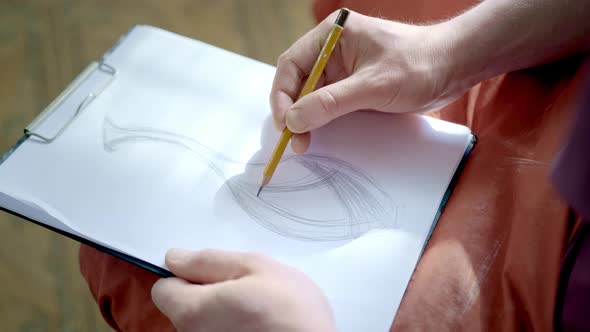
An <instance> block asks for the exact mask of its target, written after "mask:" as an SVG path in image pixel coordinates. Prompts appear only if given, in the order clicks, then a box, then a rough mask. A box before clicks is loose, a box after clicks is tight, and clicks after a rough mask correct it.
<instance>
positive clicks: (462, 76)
mask: <svg viewBox="0 0 590 332" xmlns="http://www.w3.org/2000/svg"><path fill="white" fill-rule="evenodd" d="M589 13H590V1H589V0H567V1H564V0H520V1H515V0H487V1H484V2H483V3H481V4H479V5H478V6H475V7H473V8H472V9H471V10H469V11H467V12H465V13H464V14H463V15H460V16H457V17H456V18H454V19H452V20H449V21H447V22H443V23H441V24H438V25H434V26H433V29H436V30H437V31H438V32H437V35H439V36H440V38H442V39H443V40H444V41H443V43H446V44H447V45H448V47H449V51H448V52H449V54H450V55H451V56H452V57H453V58H454V60H453V61H452V63H451V66H452V67H453V68H452V69H451V70H450V72H451V74H450V77H451V80H450V82H452V83H451V84H450V85H451V86H450V87H449V91H453V90H456V89H458V90H461V91H463V90H464V89H465V88H469V87H471V86H472V85H474V84H477V83H478V82H480V81H482V80H485V79H488V78H490V77H493V76H496V75H499V74H502V73H506V72H510V71H515V70H519V69H522V68H526V67H532V66H536V65H541V64H544V63H548V62H551V61H555V60H558V59H560V58H563V57H567V56H570V55H573V54H576V53H581V52H587V51H588V50H590V19H589V16H588V15H589ZM454 83H456V84H459V85H460V86H452V85H453V84H454Z"/></svg>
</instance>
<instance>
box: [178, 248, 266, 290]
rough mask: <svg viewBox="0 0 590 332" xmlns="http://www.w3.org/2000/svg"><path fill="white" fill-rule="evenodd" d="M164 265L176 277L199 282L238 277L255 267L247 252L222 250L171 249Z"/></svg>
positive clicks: (213, 281)
mask: <svg viewBox="0 0 590 332" xmlns="http://www.w3.org/2000/svg"><path fill="white" fill-rule="evenodd" d="M166 265H167V266H168V268H169V269H170V271H171V272H172V273H174V275H176V276H177V277H179V278H182V279H185V280H188V281H191V282H194V283H201V284H209V283H217V282H222V281H226V280H232V279H238V278H241V277H243V276H245V275H248V274H250V273H252V272H253V271H254V268H255V266H254V264H252V260H251V259H249V256H248V254H243V253H237V252H231V251H223V250H203V251H199V252H195V251H187V250H182V249H171V250H169V251H168V253H167V254H166Z"/></svg>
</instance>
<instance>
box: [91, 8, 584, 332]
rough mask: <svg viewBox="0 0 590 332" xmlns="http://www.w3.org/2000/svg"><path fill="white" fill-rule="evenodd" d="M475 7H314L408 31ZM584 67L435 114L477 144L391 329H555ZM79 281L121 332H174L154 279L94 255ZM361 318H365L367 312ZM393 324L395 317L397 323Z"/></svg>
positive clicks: (539, 76)
mask: <svg viewBox="0 0 590 332" xmlns="http://www.w3.org/2000/svg"><path fill="white" fill-rule="evenodd" d="M474 2H476V1H469V0H461V1H440V0H430V1H425V0H422V1H411V2H408V1H368V0H363V1H354V0H342V1H338V0H317V1H315V2H314V7H313V9H314V15H315V17H316V18H317V19H318V20H321V19H322V18H323V17H325V16H326V15H328V14H329V13H330V12H332V11H333V10H336V9H337V8H339V7H340V6H346V7H348V8H350V9H352V10H356V11H360V12H363V13H368V14H374V15H381V16H386V17H391V18H398V19H402V20H408V21H424V20H436V19H441V18H443V17H445V16H448V15H451V14H453V13H456V12H458V11H461V10H463V9H465V8H466V7H467V6H469V5H471V4H473V3H474ZM579 63H580V59H579V58H572V59H567V60H565V61H561V62H559V63H553V64H549V65H546V66H543V67H537V68H531V69H527V70H522V71H519V72H513V73H509V74H506V75H502V76H499V77H496V78H493V79H490V80H488V81H485V82H482V83H480V84H478V85H477V86H475V87H474V88H472V89H471V90H470V91H469V92H468V93H467V94H466V95H464V96H463V97H462V98H460V99H459V100H457V101H456V102H454V103H453V104H451V105H449V106H448V107H446V108H444V109H443V110H441V111H439V112H437V113H433V114H432V115H433V116H437V117H440V118H442V119H446V120H449V121H453V122H458V123H462V124H466V125H468V126H470V127H471V128H472V129H473V131H474V133H475V134H476V135H477V136H478V143H477V145H476V147H475V149H474V151H473V153H472V155H471V157H470V159H469V161H468V162H467V164H466V166H465V168H464V170H463V173H462V175H461V177H460V179H459V181H458V183H457V185H456V188H455V190H454V193H453V195H452V196H451V198H450V200H449V202H448V204H447V207H446V209H445V211H444V212H443V214H442V216H441V218H440V220H439V223H438V226H437V228H436V229H435V231H434V233H433V235H432V238H431V240H430V241H429V243H428V245H427V248H426V250H425V252H424V255H423V257H422V258H421V260H420V262H419V264H418V266H417V269H416V271H415V273H414V275H413V277H412V280H411V281H410V284H409V286H408V289H407V291H406V293H405V295H404V298H403V301H402V303H401V306H400V308H399V311H398V314H397V317H396V320H395V322H394V324H393V326H392V330H395V331H403V330H411V331H414V330H437V331H441V330H442V331H444V330H453V331H454V330H492V331H494V330H502V331H520V330H535V331H550V330H552V321H553V311H554V306H555V293H556V290H557V284H558V276H559V270H560V263H561V259H562V256H563V254H564V252H565V248H566V246H567V243H568V239H569V238H570V237H571V234H572V230H573V228H574V220H575V218H570V217H571V215H570V211H569V209H568V208H567V206H566V205H565V204H564V202H562V201H561V200H560V198H559V197H558V196H557V194H556V193H555V192H554V190H553V189H552V187H551V184H550V182H549V181H550V179H549V172H550V167H551V165H550V163H551V161H552V159H553V157H554V155H555V153H556V151H557V150H558V148H559V145H560V144H561V142H562V138H563V137H564V136H565V131H566V130H567V129H568V121H569V119H570V116H571V114H570V113H571V112H572V107H571V103H572V101H573V100H574V99H575V97H576V96H575V93H576V91H577V90H576V89H575V87H576V85H577V84H578V78H577V76H576V73H577V71H578V67H579ZM80 267H81V272H82V274H83V275H84V277H85V278H86V280H87V281H88V285H89V288H90V289H91V291H92V294H93V296H94V297H95V299H96V300H97V302H98V304H99V306H100V308H101V311H102V313H103V315H104V317H105V319H106V320H107V321H108V322H109V324H111V326H113V327H114V328H115V329H116V330H120V331H146V330H158V331H167V330H173V328H172V326H171V325H170V323H169V321H168V320H167V319H166V318H165V317H164V316H162V315H161V314H160V313H159V312H158V310H157V309H156V308H155V306H154V305H153V303H152V301H151V299H150V289H151V286H152V285H153V283H154V282H155V280H156V276H154V275H153V274H151V273H149V272H147V271H144V270H142V269H140V268H138V267H135V266H132V265H130V264H128V263H125V262H122V261H119V260H118V259H116V258H113V257H111V256H108V255H106V254H103V253H100V252H98V251H96V250H94V249H92V248H89V247H87V246H81V248H80ZM359 314H362V313H359ZM392 315H393V313H392Z"/></svg>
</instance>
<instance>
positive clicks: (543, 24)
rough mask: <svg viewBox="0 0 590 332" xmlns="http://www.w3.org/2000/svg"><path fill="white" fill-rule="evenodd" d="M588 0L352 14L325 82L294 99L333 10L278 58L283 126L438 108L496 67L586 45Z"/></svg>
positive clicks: (492, 0)
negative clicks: (434, 14) (426, 14)
mask: <svg viewBox="0 0 590 332" xmlns="http://www.w3.org/2000/svg"><path fill="white" fill-rule="evenodd" d="M589 12H590V1H589V0H567V1H565V0H535V1H533V0H520V1H517V0H487V1H484V2H483V3H481V4H479V5H477V6H475V7H473V8H472V9H471V10H469V11H467V12H465V13H463V14H462V15H459V16H457V17H455V18H453V19H451V20H448V21H446V22H442V23H439V24H433V25H429V26H415V25H408V24H402V23H398V22H391V21H387V20H382V19H378V18H373V17H368V16H364V15H360V14H358V13H351V15H350V16H349V19H348V22H347V26H346V28H345V29H344V31H343V33H342V37H341V40H340V42H339V45H338V47H337V48H336V49H335V51H334V54H333V55H332V58H331V59H330V62H328V65H327V66H326V70H325V75H324V77H323V78H324V80H323V84H321V85H319V88H318V89H317V90H316V91H314V92H313V93H311V94H308V95H307V96H305V97H304V98H302V99H300V100H297V101H296V100H295V98H296V97H297V93H298V91H299V89H300V87H301V83H302V81H303V80H304V79H305V76H306V75H307V74H308V73H309V71H310V69H311V67H312V65H313V61H314V59H315V57H316V56H317V53H318V52H319V48H320V46H321V41H322V40H323V38H325V35H326V34H327V33H328V30H329V28H330V26H331V23H332V22H333V20H334V14H332V15H331V16H330V17H328V18H327V19H326V20H324V21H323V22H322V23H320V24H319V25H318V26H317V27H316V28H314V29H312V30H311V31H310V32H308V33H307V34H306V35H305V36H303V37H302V38H301V39H299V40H298V41H297V42H296V43H295V44H293V46H291V47H290V48H289V49H288V50H287V51H286V52H285V53H284V54H282V55H281V57H280V58H279V62H278V66H277V72H276V76H275V81H274V83H273V88H272V91H271V95H270V103H271V109H272V112H273V116H274V119H275V122H276V124H277V127H279V129H282V128H284V127H285V126H287V127H289V129H290V130H291V131H293V132H294V133H297V135H294V136H293V139H292V145H293V149H294V150H295V151H296V152H299V153H302V152H304V151H305V150H306V149H307V147H308V145H309V142H310V134H309V132H310V131H311V130H313V129H316V128H318V127H321V126H323V125H324V124H326V123H328V122H330V121H332V120H333V119H335V118H337V117H339V116H342V115H344V114H346V113H349V112H353V111H356V110H361V109H372V110H376V111H382V112H422V111H430V110H433V109H437V108H440V107H442V106H445V105H447V104H449V103H450V102H452V101H454V100H455V99H457V98H458V97H460V96H461V95H462V94H463V93H464V92H465V91H466V90H467V89H469V88H470V87H471V86H473V85H474V84H476V83H478V82H479V81H482V80H484V79H486V78H489V77H492V76H494V75H497V74H500V73H504V72H508V71H513V70H517V69H521V68H524V67H528V66H534V65H538V64H542V63H545V62H549V61H552V60H555V59H559V58H561V57H564V56H568V55H571V54H574V53H577V52H583V51H587V50H588V49H589V48H590V47H589V41H590V34H589V33H590V19H587V13H589Z"/></svg>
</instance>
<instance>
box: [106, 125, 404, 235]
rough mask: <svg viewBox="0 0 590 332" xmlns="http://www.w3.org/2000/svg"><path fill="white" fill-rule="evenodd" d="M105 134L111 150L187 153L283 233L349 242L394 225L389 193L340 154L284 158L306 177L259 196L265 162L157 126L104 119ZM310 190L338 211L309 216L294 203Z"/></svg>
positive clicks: (275, 184)
mask: <svg viewBox="0 0 590 332" xmlns="http://www.w3.org/2000/svg"><path fill="white" fill-rule="evenodd" d="M103 135H104V137H103V138H104V148H105V150H106V151H109V152H114V151H116V150H117V149H119V148H121V147H122V146H123V145H125V144H129V143H133V142H136V143H149V142H152V143H156V142H159V143H165V144H173V145H176V146H179V147H182V148H183V149H186V150H188V151H190V152H191V154H192V155H193V156H194V157H195V158H198V160H199V161H201V162H202V163H204V164H205V165H207V167H208V168H209V169H211V171H212V172H213V173H215V175H217V176H218V177H219V178H220V179H222V180H223V181H226V182H225V183H226V186H227V189H229V191H230V192H231V195H232V196H233V198H234V200H235V202H236V203H237V204H238V205H239V206H240V207H241V208H242V209H243V210H244V211H245V212H246V213H247V214H248V215H249V216H250V217H251V218H252V219H253V220H255V221H256V222H258V223H259V224H261V225H262V226H264V227H266V228H267V229H269V230H271V231H273V232H276V233H278V234H280V235H283V236H286V237H290V238H295V239H301V240H311V241H337V240H350V239H354V238H357V237H359V236H361V235H363V234H365V233H366V232H368V231H370V230H373V229H379V228H393V227H395V223H396V219H397V207H396V206H395V205H394V204H393V202H392V200H391V198H390V196H389V195H388V194H387V193H386V192H385V191H384V190H382V189H381V188H380V187H379V185H377V183H375V182H374V181H373V180H372V179H371V178H370V177H369V176H367V175H365V174H364V173H363V172H362V171H361V170H360V169H358V168H356V167H354V166H353V165H351V164H350V163H347V162H345V161H343V160H340V159H338V158H334V157H331V156H327V155H320V154H304V155H294V156H287V157H285V158H284V159H283V160H282V161H281V165H285V164H289V163H295V164H296V166H299V167H303V168H305V170H306V172H305V173H306V175H305V176H303V177H300V178H294V179H289V180H285V181H273V183H271V184H269V185H268V186H267V187H265V189H264V193H263V195H260V197H256V192H257V190H258V188H259V185H260V183H259V181H260V179H259V176H260V174H262V169H263V168H264V166H265V163H264V162H247V163H245V162H240V161H236V160H233V159H231V158H229V157H227V156H224V155H222V154H220V153H218V152H216V151H213V150H212V149H210V148H209V147H207V146H205V145H203V144H201V143H200V142H198V141H197V140H195V139H193V138H191V137H187V136H183V135H179V134H176V133H173V132H169V131H164V130H159V129H156V128H148V127H129V126H127V127H124V126H120V125H118V124H116V123H115V122H114V121H113V120H112V119H110V118H108V117H107V118H105V121H104V127H103ZM224 163H225V164H227V163H233V164H241V165H244V166H245V168H246V169H247V172H248V173H249V176H246V175H244V174H243V175H241V176H234V177H231V178H227V177H226V175H225V174H224V171H223V166H224ZM253 174H256V176H254V177H256V180H253ZM312 191H323V192H316V193H321V194H324V196H325V195H329V197H326V201H327V202H331V204H337V207H338V208H339V210H340V211H341V215H339V216H330V217H326V216H324V215H321V213H318V215H307V214H309V213H310V212H309V211H307V210H308V209H303V208H301V204H294V203H293V202H295V201H296V200H297V199H303V200H304V199H305V198H306V197H310V196H311V197H317V195H309V194H310V192H312ZM286 194H288V196H287V195H286ZM290 202H291V203H290ZM327 204H328V203H327Z"/></svg>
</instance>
